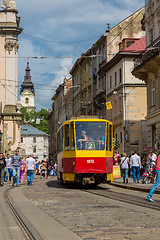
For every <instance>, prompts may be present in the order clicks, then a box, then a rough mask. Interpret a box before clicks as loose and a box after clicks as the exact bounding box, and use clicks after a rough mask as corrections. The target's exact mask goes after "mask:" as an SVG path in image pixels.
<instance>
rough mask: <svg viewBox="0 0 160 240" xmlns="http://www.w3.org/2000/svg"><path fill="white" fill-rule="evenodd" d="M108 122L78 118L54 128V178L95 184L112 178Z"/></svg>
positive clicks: (111, 153)
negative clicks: (55, 144) (55, 174)
mask: <svg viewBox="0 0 160 240" xmlns="http://www.w3.org/2000/svg"><path fill="white" fill-rule="evenodd" d="M112 132H113V127H112V123H111V122H109V121H107V120H103V119H94V118H80V119H75V120H70V121H66V122H64V123H63V124H62V126H61V127H60V128H59V130H58V132H57V152H58V154H57V163H58V169H57V178H58V180H61V181H63V182H65V183H66V182H79V183H83V184H91V183H94V184H99V183H102V182H112V181H113V147H112V134H113V133H112Z"/></svg>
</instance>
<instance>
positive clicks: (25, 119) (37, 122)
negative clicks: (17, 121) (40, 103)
mask: <svg viewBox="0 0 160 240" xmlns="http://www.w3.org/2000/svg"><path fill="white" fill-rule="evenodd" d="M20 112H21V113H22V124H26V123H27V124H31V125H32V126H33V127H35V128H38V129H39V130H41V131H42V132H45V133H47V134H48V119H49V112H48V110H47V109H44V108H42V109H41V110H40V111H38V112H36V111H34V110H31V111H28V110H27V108H26V107H22V108H21V110H20Z"/></svg>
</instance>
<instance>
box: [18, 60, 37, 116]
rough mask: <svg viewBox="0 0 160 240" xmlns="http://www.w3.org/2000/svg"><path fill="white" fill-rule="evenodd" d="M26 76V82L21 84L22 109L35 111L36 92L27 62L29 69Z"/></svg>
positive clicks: (27, 68)
mask: <svg viewBox="0 0 160 240" xmlns="http://www.w3.org/2000/svg"><path fill="white" fill-rule="evenodd" d="M25 71H26V74H25V76H24V82H23V83H22V84H21V90H20V102H21V105H22V107H27V109H28V111H31V110H35V103H34V98H35V91H34V85H33V83H32V81H31V75H30V71H31V70H30V68H29V62H27V67H26V69H25Z"/></svg>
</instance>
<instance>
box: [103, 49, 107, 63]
mask: <svg viewBox="0 0 160 240" xmlns="http://www.w3.org/2000/svg"><path fill="white" fill-rule="evenodd" d="M105 59H106V48H105V45H104V46H103V61H104V60H105Z"/></svg>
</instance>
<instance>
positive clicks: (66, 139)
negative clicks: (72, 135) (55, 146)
mask: <svg viewBox="0 0 160 240" xmlns="http://www.w3.org/2000/svg"><path fill="white" fill-rule="evenodd" d="M64 146H65V151H69V124H66V125H65V144H64Z"/></svg>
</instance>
